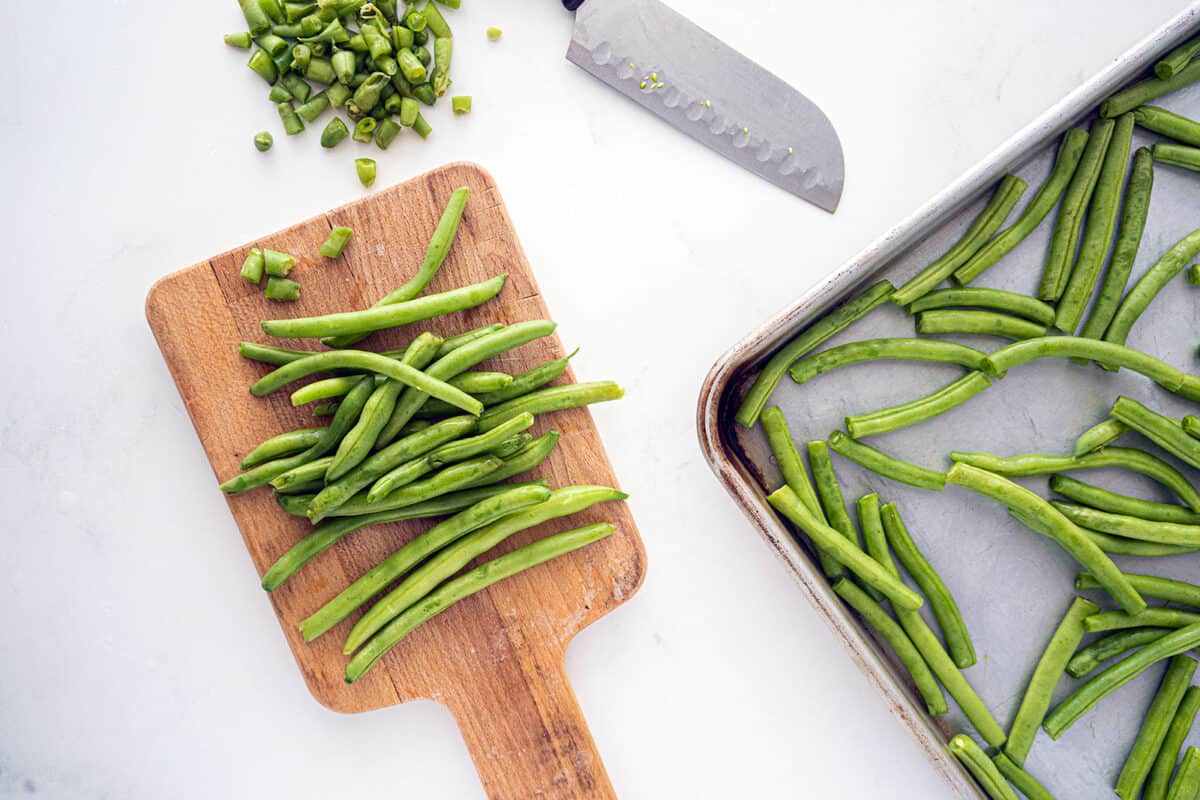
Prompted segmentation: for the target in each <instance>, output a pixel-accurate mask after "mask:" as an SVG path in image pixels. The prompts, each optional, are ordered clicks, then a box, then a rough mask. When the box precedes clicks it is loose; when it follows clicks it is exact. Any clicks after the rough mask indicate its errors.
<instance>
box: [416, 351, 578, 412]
mask: <svg viewBox="0 0 1200 800" xmlns="http://www.w3.org/2000/svg"><path fill="white" fill-rule="evenodd" d="M578 352H579V350H578V349H576V350H573V351H572V352H571V353H569V354H568V355H566V356H563V357H562V358H556V359H554V360H553V361H546V362H544V363H541V364H538V365H537V366H536V367H534V368H533V369H530V370H527V371H525V372H522V373H521V374H520V375H515V376H513V381H512V383H510V384H509V385H508V386H505V387H504V388H503V389H497V390H496V391H494V392H484V393H481V394H477V395H475V399H476V400H478V401H479V402H481V403H483V405H484V407H490V406H496V405H500V404H501V403H504V402H507V401H509V400H514V399H516V398H518V397H522V396H524V395H527V394H529V393H530V392H532V391H533V390H534V389H540V388H542V387H543V386H545V385H546V384H548V383H550V382H552V381H554V380H555V379H557V378H558V377H559V376H560V375H562V374H563V373H564V372H566V371H567V366H568V365H569V364H570V362H571V359H572V358H574V357H575V354H576V353H578ZM452 413H454V407H453V406H448V405H446V404H445V403H443V402H442V401H441V400H432V399H431V400H429V401H427V402H426V403H425V405H424V406H422V408H421V410H420V411H419V412H418V413H417V417H418V418H420V417H425V416H432V417H434V418H440V417H444V416H445V415H446V414H452Z"/></svg>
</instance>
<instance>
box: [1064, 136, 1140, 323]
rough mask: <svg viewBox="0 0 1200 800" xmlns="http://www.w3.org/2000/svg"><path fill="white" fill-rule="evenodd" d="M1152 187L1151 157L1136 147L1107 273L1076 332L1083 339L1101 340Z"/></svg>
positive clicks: (1136, 242)
mask: <svg viewBox="0 0 1200 800" xmlns="http://www.w3.org/2000/svg"><path fill="white" fill-rule="evenodd" d="M1153 188H1154V158H1153V156H1152V155H1151V154H1150V150H1148V149H1147V148H1145V147H1139V148H1138V150H1137V152H1136V153H1134V155H1133V166H1132V167H1131V168H1130V171H1129V182H1128V184H1127V185H1126V187H1125V201H1124V204H1123V207H1122V210H1121V227H1120V229H1119V231H1118V232H1117V243H1116V244H1115V245H1114V246H1113V251H1112V257H1111V258H1110V259H1109V262H1108V272H1106V273H1105V275H1104V282H1103V283H1102V284H1101V285H1100V294H1099V295H1097V297H1096V302H1095V304H1094V305H1093V306H1092V313H1091V314H1090V315H1089V316H1088V320H1087V322H1086V323H1085V324H1084V326H1083V330H1082V331H1080V334H1079V335H1080V336H1083V337H1084V338H1087V339H1103V338H1104V333H1105V331H1107V330H1108V326H1109V323H1111V322H1112V318H1113V315H1114V314H1116V313H1117V307H1118V306H1119V305H1120V304H1121V297H1122V296H1123V295H1124V294H1125V286H1126V285H1127V284H1128V283H1129V275H1130V273H1131V272H1132V271H1133V262H1134V260H1135V259H1136V258H1137V253H1138V248H1139V247H1141V244H1142V233H1143V232H1144V231H1145V229H1146V217H1147V215H1148V214H1149V212H1150V194H1151V190H1152V189H1153Z"/></svg>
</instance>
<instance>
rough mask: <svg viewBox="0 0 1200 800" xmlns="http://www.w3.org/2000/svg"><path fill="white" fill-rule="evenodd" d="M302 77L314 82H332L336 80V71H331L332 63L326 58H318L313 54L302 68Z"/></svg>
mask: <svg viewBox="0 0 1200 800" xmlns="http://www.w3.org/2000/svg"><path fill="white" fill-rule="evenodd" d="M304 77H305V78H307V79H308V80H310V81H313V82H314V83H325V84H329V83H334V82H335V81H337V73H336V72H334V71H333V64H332V63H330V61H329V59H328V58H320V57H318V56H313V57H312V58H310V59H309V60H308V64H307V65H306V66H305V68H304Z"/></svg>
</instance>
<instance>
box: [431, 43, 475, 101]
mask: <svg viewBox="0 0 1200 800" xmlns="http://www.w3.org/2000/svg"><path fill="white" fill-rule="evenodd" d="M453 53H454V40H453V39H450V38H448V37H443V36H439V37H438V38H437V39H434V41H433V78H432V79H431V80H430V83H432V84H433V93H434V94H436V95H437V96H438V97H441V96H442V95H444V94H445V93H446V90H447V89H449V88H450V59H451V56H452V55H453ZM457 99H458V98H454V100H457ZM451 105H452V107H453V101H452V103H451ZM453 110H454V112H455V113H456V114H457V113H462V112H459V110H458V109H457V108H454V109H453ZM467 110H468V111H470V106H468V108H467Z"/></svg>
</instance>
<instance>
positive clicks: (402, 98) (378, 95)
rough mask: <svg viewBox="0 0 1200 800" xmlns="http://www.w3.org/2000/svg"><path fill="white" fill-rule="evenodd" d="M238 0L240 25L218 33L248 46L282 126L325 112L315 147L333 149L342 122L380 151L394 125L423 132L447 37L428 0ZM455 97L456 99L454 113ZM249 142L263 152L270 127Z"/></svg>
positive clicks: (291, 128) (296, 125) (443, 73)
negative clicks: (330, 113) (405, 0)
mask: <svg viewBox="0 0 1200 800" xmlns="http://www.w3.org/2000/svg"><path fill="white" fill-rule="evenodd" d="M438 2H439V3H441V4H442V5H445V6H447V7H448V8H458V5H459V4H458V2H454V0H438ZM238 5H239V6H240V7H241V10H242V15H243V17H244V18H245V22H246V27H247V28H248V30H246V31H238V32H236V33H229V34H226V35H225V43H226V44H227V45H229V46H230V47H233V48H236V49H240V50H249V49H251V48H253V52H252V53H251V54H250V60H249V63H248V65H247V66H249V68H250V69H251V70H252V71H253V72H255V73H256V74H257V75H258V76H259V77H261V78H262V79H263V80H264V81H266V82H267V84H269V85H270V87H271V88H270V92H269V93H268V99H269V100H270V102H271V103H272V104H273V105H274V106H275V108H276V111H277V112H278V114H279V118H280V120H281V122H282V124H283V129H284V133H286V134H287V135H289V136H293V135H295V134H298V133H301V132H302V131H303V130H304V128H305V125H306V124H309V125H311V124H313V123H315V122H317V120H318V119H320V117H321V116H322V115H323V114H324V113H325V112H326V111H329V110H332V111H333V114H334V116H332V118H331V119H330V120H329V122H328V123H326V124H325V127H324V131H323V132H322V134H321V146H322V147H326V148H332V147H336V146H337V145H338V144H339V143H341V141H342V140H343V139H346V138H347V137H349V136H350V127H353V128H354V131H355V133H354V136H353V138H354V139H355V141H360V142H365V143H369V142H372V141H374V142H375V145H376V146H377V147H378V148H379V149H380V150H386V149H388V147H389V146H390V145H391V144H392V143H393V142H394V141H395V139H396V137H397V136H398V135H399V134H400V132H401V131H402V130H403V129H404V128H411V129H412V130H413V132H414V133H416V134H417V135H418V136H420V137H421V138H423V139H424V138H428V136H429V133H430V131H431V130H432V129H431V128H430V126H429V123H428V122H426V121H425V118H424V117H423V116H422V115H421V106H422V105H425V106H433V105H435V104H436V103H437V101H438V98H440V97H442V96H444V95H445V94H446V91H447V90H448V89H449V88H450V85H451V83H453V81H452V80H451V78H450V66H451V61H452V57H453V53H454V34H453V32H452V31H451V30H450V24H449V22H448V21H447V20H446V18H445V16H444V15H443V14H442V12H441V10H440V8H439V7H438V5H437V4H436V3H434V2H433V0H426V2H424V3H422V2H419V0H416V1H415V2H410V3H406V4H403V5H401V4H399V3H397V2H396V0H383V1H382V2H367V1H366V0H319V2H318V1H314V2H296V3H293V2H280V0H238ZM463 104H464V102H463V101H462V100H461V99H460V100H459V102H457V103H456V104H455V105H456V108H455V111H456V112H460V107H461V106H463ZM467 106H468V107H469V102H468V103H467ZM339 112H341V113H345V115H346V117H347V118H348V119H349V120H350V123H351V126H350V127H348V126H347V125H346V123H345V122H344V121H343V120H342V118H341V116H338V114H339ZM254 143H255V146H256V147H257V148H258V149H259V150H260V151H264V152H265V151H266V150H269V149H270V146H271V139H270V134H268V133H266V132H265V131H264V132H262V133H260V134H258V135H256V136H255V139H254ZM373 163H374V162H373V161H372V164H373ZM363 182H364V184H366V185H370V183H369V182H368V181H367V180H366V179H364V180H363Z"/></svg>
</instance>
